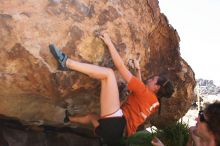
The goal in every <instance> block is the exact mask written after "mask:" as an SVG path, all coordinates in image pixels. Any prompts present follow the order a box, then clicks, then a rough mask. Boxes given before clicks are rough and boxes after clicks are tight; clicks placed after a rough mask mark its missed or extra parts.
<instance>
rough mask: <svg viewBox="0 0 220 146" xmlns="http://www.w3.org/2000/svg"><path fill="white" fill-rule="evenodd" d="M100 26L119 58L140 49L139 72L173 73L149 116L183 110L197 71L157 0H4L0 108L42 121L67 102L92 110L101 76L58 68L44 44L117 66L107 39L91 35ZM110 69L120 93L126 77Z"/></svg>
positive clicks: (0, 8)
mask: <svg viewBox="0 0 220 146" xmlns="http://www.w3.org/2000/svg"><path fill="white" fill-rule="evenodd" d="M101 30H105V31H106V32H108V33H109V35H110V36H111V38H112V40H113V42H114V44H115V46H116V48H117V49H118V51H119V53H120V55H121V56H122V58H123V60H124V62H125V64H128V61H129V59H133V58H135V56H136V54H137V53H140V54H141V57H142V60H141V68H142V74H143V79H147V78H148V77H149V76H152V75H155V74H166V75H167V76H168V77H169V78H170V79H171V80H173V82H174V85H175V93H174V95H173V97H172V98H171V99H169V100H165V99H164V100H162V109H161V114H160V116H158V115H157V114H156V115H155V116H154V118H153V119H152V123H153V124H155V125H157V126H161V127H162V126H166V125H167V124H168V123H171V122H173V121H176V120H178V119H179V118H180V117H182V116H183V115H184V114H185V113H186V111H187V110H188V109H189V107H190V106H191V103H192V101H193V99H194V91H193V90H194V87H195V77H194V73H193V71H192V69H191V68H190V66H189V65H188V64H187V63H186V62H185V61H184V60H183V59H182V58H181V56H180V51H179V49H180V48H179V41H180V39H179V36H178V33H177V31H176V30H175V29H174V28H173V27H172V26H171V25H170V24H169V22H168V20H167V18H166V17H165V16H164V15H163V14H161V13H160V9H159V6H158V1H157V0H151V1H146V0H126V1H122V0H114V1H111V0H102V1H96V0H48V1H46V0H38V1H31V0H7V1H2V2H1V5H0V39H1V40H0V62H1V66H0V113H1V114H4V115H8V116H12V117H17V118H19V119H22V120H25V121H36V120H37V121H38V120H43V121H45V122H47V123H61V122H62V120H63V116H64V109H65V108H67V107H68V108H71V107H76V106H77V107H78V109H79V111H78V112H80V113H81V114H84V113H87V112H91V111H92V112H97V113H98V112H99V90H100V83H99V81H97V80H94V79H91V78H89V77H87V76H86V75H83V74H81V73H78V72H71V71H67V72H62V71H58V70H57V63H56V61H55V60H54V58H53V56H52V55H51V54H50V52H49V49H48V45H49V44H50V43H54V44H56V45H57V46H58V47H60V48H62V51H64V52H65V53H66V54H68V56H69V57H71V58H73V59H76V60H78V61H82V62H88V63H93V64H97V65H101V66H106V67H112V68H113V69H115V68H114V66H113V64H112V61H111V57H110V55H109V52H108V50H107V49H106V46H105V45H104V44H103V42H102V41H101V40H100V39H98V38H96V37H95V32H97V31H101ZM183 49H184V48H183ZM115 73H116V76H117V79H118V83H119V85H120V86H119V88H120V91H121V93H122V94H123V92H124V90H123V88H122V87H123V85H124V82H123V80H122V79H121V77H120V76H119V75H118V72H117V71H116V72H115ZM73 109H74V108H73Z"/></svg>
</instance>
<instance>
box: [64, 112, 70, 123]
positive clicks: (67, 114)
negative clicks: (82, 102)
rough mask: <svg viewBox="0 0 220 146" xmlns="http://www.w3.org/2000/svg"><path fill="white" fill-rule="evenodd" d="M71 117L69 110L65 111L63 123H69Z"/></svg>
mask: <svg viewBox="0 0 220 146" xmlns="http://www.w3.org/2000/svg"><path fill="white" fill-rule="evenodd" d="M69 117H70V113H69V112H68V110H65V117H64V119H63V122H64V123H68V122H69V121H70V120H69Z"/></svg>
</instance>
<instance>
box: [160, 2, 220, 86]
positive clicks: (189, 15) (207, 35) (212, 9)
mask: <svg viewBox="0 0 220 146" xmlns="http://www.w3.org/2000/svg"><path fill="white" fill-rule="evenodd" d="M159 6H160V9H161V12H162V13H164V14H165V15H166V16H167V18H168V20H169V23H170V24H171V25H172V26H173V27H174V29H176V30H177V32H178V34H179V36H180V53H181V56H182V58H183V59H184V60H186V62H187V63H188V64H189V65H190V66H191V68H192V69H193V71H194V73H195V76H196V79H198V78H203V79H208V80H213V81H214V83H215V84H216V85H220V0H159Z"/></svg>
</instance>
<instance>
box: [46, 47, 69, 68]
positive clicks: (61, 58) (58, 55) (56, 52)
mask: <svg viewBox="0 0 220 146" xmlns="http://www.w3.org/2000/svg"><path fill="white" fill-rule="evenodd" d="M49 48H50V52H51V53H52V54H53V56H54V58H55V59H56V60H57V61H58V63H59V66H60V67H59V69H60V70H68V69H67V67H66V61H67V59H68V56H67V55H66V54H64V53H63V52H62V51H61V50H60V49H58V48H57V47H56V46H55V45H54V44H50V45H49Z"/></svg>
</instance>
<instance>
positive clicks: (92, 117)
mask: <svg viewBox="0 0 220 146" xmlns="http://www.w3.org/2000/svg"><path fill="white" fill-rule="evenodd" d="M98 119H99V116H98V115H96V114H88V115H85V116H73V117H69V120H70V122H73V123H80V124H84V125H88V124H92V125H93V127H97V126H98V125H99V122H98Z"/></svg>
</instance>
